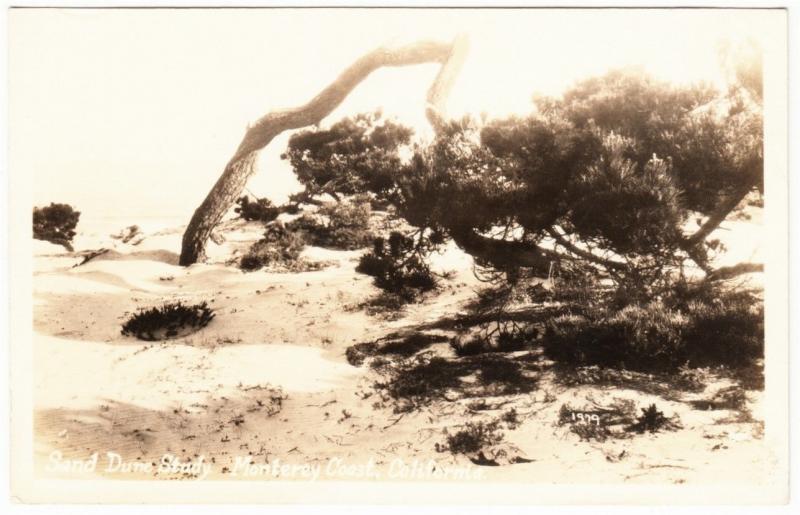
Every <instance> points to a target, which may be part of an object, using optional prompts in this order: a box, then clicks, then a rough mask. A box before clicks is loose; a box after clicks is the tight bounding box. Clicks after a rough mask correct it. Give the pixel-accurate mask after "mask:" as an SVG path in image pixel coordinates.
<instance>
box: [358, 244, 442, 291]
mask: <svg viewBox="0 0 800 515" xmlns="http://www.w3.org/2000/svg"><path fill="white" fill-rule="evenodd" d="M356 271H357V272H360V273H362V274H366V275H370V276H372V277H374V283H375V286H377V287H378V288H380V289H382V290H384V291H388V292H391V293H396V294H398V295H400V296H401V297H403V298H404V299H405V300H406V301H409V302H410V301H413V300H414V299H416V298H417V297H418V296H419V294H420V293H422V292H426V291H430V290H432V289H434V288H435V287H436V278H435V277H434V275H433V273H432V272H431V269H430V268H429V267H428V265H427V264H426V263H425V261H424V260H423V259H422V258H421V256H420V255H419V253H418V252H417V251H416V248H415V246H414V242H413V240H412V239H411V238H409V237H407V236H404V235H403V234H401V233H399V232H397V231H394V232H392V233H391V234H390V236H389V239H388V241H387V240H385V239H383V238H376V239H375V240H374V242H373V249H372V251H371V252H368V253H367V254H364V255H363V256H361V259H360V260H359V263H358V266H357V267H356Z"/></svg>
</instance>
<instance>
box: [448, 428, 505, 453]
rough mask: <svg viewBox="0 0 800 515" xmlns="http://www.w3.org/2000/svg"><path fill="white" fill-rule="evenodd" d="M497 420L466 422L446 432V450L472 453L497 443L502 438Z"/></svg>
mask: <svg viewBox="0 0 800 515" xmlns="http://www.w3.org/2000/svg"><path fill="white" fill-rule="evenodd" d="M499 425H500V424H499V423H498V421H496V420H495V421H493V422H477V423H476V422H467V423H466V424H465V425H464V428H463V429H460V430H458V431H456V432H455V433H453V434H448V435H447V439H446V450H448V451H450V452H451V453H453V454H473V453H477V452H480V451H481V450H482V449H483V448H485V447H489V446H492V445H497V444H498V443H500V442H501V441H502V440H503V437H504V436H503V433H501V432H500V430H499Z"/></svg>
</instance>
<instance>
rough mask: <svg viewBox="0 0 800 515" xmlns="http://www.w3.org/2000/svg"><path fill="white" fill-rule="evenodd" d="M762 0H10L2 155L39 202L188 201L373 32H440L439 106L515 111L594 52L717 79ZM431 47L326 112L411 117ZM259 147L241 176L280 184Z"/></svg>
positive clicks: (417, 122) (689, 78)
mask: <svg viewBox="0 0 800 515" xmlns="http://www.w3.org/2000/svg"><path fill="white" fill-rule="evenodd" d="M766 16H767V14H766V13H764V12H763V11H762V12H754V11H742V10H738V11H734V10H711V11H700V10H689V11H678V10H664V11H657V10H643V11H631V10H586V11H579V10H558V11H554V10H529V11H526V10H478V11H467V10H451V11H446V10H403V11H398V10H208V11H202V10H106V11H95V10H74V11H67V10H14V11H12V12H11V13H10V14H9V25H10V36H9V37H10V43H9V51H10V57H9V69H10V75H9V79H10V89H9V95H10V122H9V132H10V158H11V160H10V163H11V166H12V170H13V172H14V173H24V174H32V175H33V177H34V181H35V183H34V188H35V196H34V199H33V202H34V203H35V204H37V205H41V204H45V203H49V202H51V201H59V202H69V203H71V204H74V205H76V206H77V207H78V208H79V209H80V210H81V211H83V212H84V213H85V214H87V215H89V216H103V215H110V216H129V215H140V214H150V215H154V216H175V215H178V216H185V217H186V218H187V220H188V217H190V216H191V213H192V212H193V210H194V209H195V207H196V206H197V205H198V204H199V203H200V202H201V201H202V199H203V198H204V197H205V195H206V193H207V192H208V190H209V189H210V188H211V186H212V185H213V183H214V181H215V180H216V179H217V177H218V176H219V174H220V173H221V172H222V169H223V167H224V165H225V163H226V162H227V160H228V159H229V158H230V156H231V154H232V153H233V151H234V150H235V148H236V146H237V145H238V143H239V141H240V140H241V137H242V135H243V134H244V130H245V128H246V126H247V124H248V123H249V122H251V121H254V120H255V119H257V118H259V117H260V116H261V115H263V114H265V113H266V112H268V111H270V110H272V109H275V108H280V107H291V106H295V105H299V104H302V103H305V102H306V101H308V100H309V99H310V98H311V97H312V96H313V95H314V94H316V93H317V92H318V91H319V90H320V89H321V88H322V87H324V86H325V85H327V84H328V83H329V82H330V81H331V80H332V79H334V78H335V77H336V75H337V74H338V73H339V72H340V71H341V70H342V69H343V68H344V67H346V66H347V65H349V64H350V63H351V62H352V61H353V60H355V59H356V58H357V57H358V56H360V55H361V54H363V53H365V52H367V51H368V50H370V49H372V48H374V47H376V46H378V45H381V44H385V43H392V42H395V43H401V42H406V41H413V40H416V39H438V40H444V41H446V40H450V39H451V38H452V37H453V36H454V35H455V34H457V33H460V32H465V33H467V34H469V37H470V44H471V47H470V53H469V56H468V58H467V61H466V64H465V66H464V69H463V72H462V73H461V74H460V76H459V78H458V81H457V82H456V84H455V87H454V90H453V92H452V95H451V97H450V99H449V102H448V111H449V113H451V114H453V115H458V114H461V113H465V112H471V113H474V114H479V113H481V112H486V113H487V114H489V115H490V116H501V115H504V114H509V113H524V112H528V111H530V109H531V97H532V95H533V94H534V93H536V92H538V93H545V94H554V95H557V94H559V93H560V92H561V91H563V90H564V89H565V88H566V87H568V86H569V85H571V84H572V83H574V82H575V81H576V80H579V79H582V78H586V77H589V76H592V75H597V74H601V73H604V72H605V71H607V70H608V69H609V68H614V67H620V66H636V65H639V66H642V67H644V69H645V70H647V71H649V72H650V73H652V74H653V75H655V76H657V77H659V78H663V79H667V80H672V81H676V82H684V83H685V82H696V81H700V80H705V81H710V82H713V83H715V84H718V85H722V81H723V78H722V73H721V70H720V66H719V59H718V53H717V45H718V43H719V42H721V41H724V40H726V39H727V40H732V41H740V40H742V39H745V38H748V37H749V38H753V39H755V40H757V41H758V40H759V39H760V38H761V37H762V36H764V31H765V29H764V27H765V25H764V23H763V22H764V21H765V19H766ZM436 71H437V66H436V65H421V66H416V67H404V68H396V69H391V70H380V71H378V72H376V73H375V74H373V75H372V76H370V78H369V79H368V80H367V81H365V82H364V83H362V84H361V85H360V86H359V87H358V88H357V89H356V90H355V91H354V92H353V93H352V94H351V95H350V96H349V97H348V99H347V100H346V101H345V102H344V103H343V104H342V105H341V106H340V107H339V108H338V109H337V110H336V111H335V112H334V113H333V114H332V115H331V116H330V117H329V118H328V119H326V122H330V121H335V120H337V119H338V118H341V117H342V116H346V115H348V114H353V113H356V112H360V111H364V110H372V109H375V108H377V107H380V108H382V109H383V111H384V113H386V114H387V115H390V116H396V117H397V118H399V119H400V121H402V122H405V123H407V124H411V125H413V126H415V127H419V128H420V129H421V130H423V131H424V130H426V127H427V126H426V124H425V121H424V98H425V93H426V90H427V87H428V85H429V84H430V82H431V81H432V79H433V77H434V75H435V74H436ZM287 138H288V134H287V135H284V136H282V137H279V138H276V139H275V140H274V141H273V142H272V143H271V144H270V145H269V146H268V147H267V149H265V150H264V152H263V153H262V158H261V159H260V161H259V171H258V173H257V174H256V176H255V177H254V178H253V179H252V180H251V181H250V183H249V185H248V188H249V189H250V190H252V191H253V192H254V193H256V194H259V195H264V196H270V197H273V198H275V199H277V200H281V199H282V198H283V197H285V195H286V194H287V193H288V192H289V191H291V190H292V188H294V187H295V185H296V183H295V182H294V180H293V177H292V175H291V172H290V170H289V169H288V167H287V166H286V164H285V162H282V161H281V160H280V159H279V155H280V153H281V152H282V151H283V150H284V149H285V145H286V140H287Z"/></svg>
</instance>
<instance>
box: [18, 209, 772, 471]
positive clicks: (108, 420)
mask: <svg viewBox="0 0 800 515" xmlns="http://www.w3.org/2000/svg"><path fill="white" fill-rule="evenodd" d="M745 225H746V224H745ZM122 227H124V225H123V226H121V227H119V228H122ZM746 227H749V226H746ZM224 229H225V230H224V231H223V234H224V236H225V242H223V243H222V244H221V245H216V244H211V245H210V248H209V255H210V258H209V263H207V264H197V265H193V266H191V267H188V268H182V267H179V266H177V265H176V262H177V261H176V259H177V255H176V252H177V251H178V249H179V248H180V237H181V232H182V229H181V228H173V229H167V230H160V231H158V232H155V233H150V234H148V235H147V237H146V238H145V239H144V240H143V241H142V242H141V243H140V244H138V245H126V244H121V243H120V242H118V241H116V240H113V239H110V238H108V237H107V236H103V235H102V234H100V233H95V234H94V235H93V236H87V235H86V234H83V235H82V236H81V237H80V238H78V241H80V242H81V245H82V246H81V247H77V250H78V251H81V250H87V249H90V248H100V247H106V248H110V249H112V250H111V251H110V252H109V253H107V254H105V255H103V256H100V257H98V258H96V259H94V260H92V261H91V262H89V263H87V264H85V265H83V266H79V267H77V268H72V265H74V264H75V263H76V262H79V261H80V259H79V258H76V257H75V256H74V255H73V256H70V255H69V254H68V253H66V252H65V251H64V250H63V249H62V248H61V247H57V246H53V245H50V244H46V243H42V242H36V245H35V254H36V257H35V261H36V272H35V276H34V287H35V288H34V310H35V322H34V329H35V340H34V342H33V345H34V348H35V377H34V384H35V390H34V392H35V409H36V428H37V431H36V433H37V434H36V443H37V456H38V457H39V459H40V465H41V467H44V466H45V464H46V463H47V456H48V455H49V453H50V452H51V451H53V450H59V451H61V452H63V453H64V454H65V455H67V456H70V457H75V458H80V457H84V458H85V457H87V456H89V455H90V454H91V453H92V452H95V451H97V452H101V453H105V452H107V451H111V452H116V453H119V454H121V455H123V456H125V457H126V458H127V459H130V460H137V461H140V462H150V461H152V462H157V461H158V460H160V458H161V456H162V454H163V453H165V452H170V453H176V454H178V455H180V456H182V457H184V458H186V459H193V458H196V457H197V456H198V455H203V456H204V457H205V458H206V459H207V460H209V459H211V458H213V460H214V464H215V466H214V471H213V474H212V476H213V477H223V478H242V477H243V476H242V475H237V476H233V475H232V474H231V469H232V467H234V464H235V462H236V456H250V457H251V458H252V459H253V460H254V461H257V462H259V463H268V462H274V461H275V460H282V461H283V462H292V463H303V462H305V463H326V462H329V460H331V459H344V460H347V461H348V462H350V463H362V464H363V463H367V462H368V461H369V460H371V459H372V460H375V462H376V466H377V467H378V469H379V470H381V471H383V472H382V473H383V474H388V473H389V471H390V469H391V467H392V463H393V460H395V459H397V458H401V459H404V460H406V462H407V463H410V462H411V461H412V460H421V462H422V463H427V462H428V460H435V461H436V462H437V463H438V466H440V467H442V466H451V465H460V466H471V465H472V464H471V463H470V462H469V461H468V460H467V459H466V458H465V457H464V456H454V455H451V454H450V453H440V452H436V451H435V444H436V443H441V442H443V440H444V435H443V431H444V430H446V429H447V430H449V431H453V430H454V428H457V427H458V426H460V425H461V424H463V423H464V422H465V421H467V420H470V419H474V418H475V417H476V416H477V417H478V418H480V417H489V416H491V417H498V416H499V415H500V414H501V413H502V412H503V410H505V409H507V408H508V407H509V406H514V407H515V408H516V409H517V410H518V412H519V413H520V418H521V422H520V425H519V426H518V427H516V428H515V429H508V430H506V431H505V434H506V439H505V443H503V444H501V446H500V447H498V448H497V449H495V451H497V452H500V454H502V453H505V454H506V459H510V457H514V456H523V457H527V458H528V459H531V460H534V461H532V462H530V463H520V464H515V465H506V466H500V467H481V469H482V474H483V475H484V477H486V478H489V479H513V480H520V481H533V482H547V483H549V482H580V483H585V482H593V483H596V482H600V483H608V482H620V481H634V482H664V481H666V482H674V483H683V482H727V481H735V482H746V481H762V480H764V479H765V478H766V477H767V476H766V473H765V470H767V469H768V467H769V464H770V462H771V459H770V457H769V456H766V455H765V454H764V452H765V451H764V446H763V445H762V441H761V440H760V433H759V430H760V426H759V424H758V422H757V421H755V422H741V423H740V422H720V420H721V419H724V418H725V417H727V416H731V415H733V413H729V412H727V411H724V410H723V411H698V410H696V409H693V408H691V407H690V406H689V405H688V404H686V403H685V402H679V401H676V400H674V399H673V400H668V399H664V398H661V397H659V396H657V395H650V394H645V393H642V392H638V391H635V390H630V389H608V388H599V387H580V388H566V387H559V386H557V385H556V384H555V383H553V381H552V378H549V376H547V375H546V374H545V375H544V376H542V378H541V379H540V382H539V387H538V389H537V390H535V391H534V392H533V393H531V394H525V395H516V396H510V398H508V399H506V400H507V401H508V402H509V404H508V405H507V406H506V407H504V408H503V409H502V410H499V411H498V410H494V411H488V412H485V413H481V414H478V415H475V414H470V413H469V410H467V409H466V404H465V402H464V401H458V402H445V401H439V402H436V403H434V404H433V405H431V406H430V407H429V408H426V409H423V410H421V411H418V412H412V413H408V414H405V415H402V416H398V415H397V414H395V413H393V411H392V408H391V406H390V405H386V404H381V403H380V402H377V401H378V400H379V399H378V396H377V394H375V393H374V391H373V389H372V384H373V383H374V382H375V381H376V380H377V379H378V378H377V377H376V376H374V373H373V372H371V371H370V370H369V368H368V367H352V366H350V365H349V364H348V363H347V361H346V360H345V356H344V353H345V350H346V349H347V347H348V346H349V345H352V344H353V343H357V342H362V341H369V340H372V339H375V338H377V337H380V336H383V335H385V334H387V333H389V332H391V331H393V330H396V329H397V328H401V327H411V326H413V325H415V324H420V323H423V322H432V321H436V320H438V319H439V318H440V317H442V316H447V315H453V314H454V313H455V312H457V311H460V310H462V308H463V305H464V303H465V302H467V301H469V300H471V299H473V298H474V293H473V292H474V289H475V288H476V287H477V286H478V284H477V281H476V280H475V279H474V278H473V277H472V274H471V271H470V264H471V261H470V259H469V257H468V256H465V255H464V254H463V253H461V252H460V251H458V250H457V249H455V248H448V249H447V251H446V252H444V253H443V254H442V255H437V256H435V258H434V266H435V268H437V269H440V270H454V271H456V272H457V273H456V275H455V277H454V278H453V279H452V280H450V281H449V282H447V283H446V288H445V289H444V290H443V291H442V293H440V294H439V295H438V296H434V297H431V298H430V299H428V300H426V301H425V302H424V303H422V304H419V305H413V306H410V307H409V308H408V309H407V310H406V311H405V312H404V315H403V317H402V318H401V319H399V320H395V321H386V320H383V319H379V318H375V317H370V316H369V315H367V314H366V313H365V312H364V311H363V310H360V309H353V306H355V305H357V304H358V303H360V302H363V301H364V300H366V299H368V298H370V297H371V296H373V295H374V294H375V293H376V292H377V290H375V288H374V287H373V286H372V285H371V281H370V279H369V278H368V277H365V276H363V275H359V274H356V273H355V272H354V268H355V264H356V260H357V256H358V255H359V252H335V251H328V250H324V249H316V248H311V249H307V250H306V252H305V256H306V257H307V258H309V259H317V260H324V261H332V262H334V265H333V266H331V267H329V268H327V269H325V270H321V271H317V272H308V273H299V274H279V273H266V272H254V273H242V272H241V271H239V270H238V269H237V268H235V267H234V266H226V265H225V264H224V263H225V262H226V261H227V260H229V259H230V258H231V257H232V256H235V255H236V254H237V253H239V252H242V251H243V249H246V247H247V246H248V245H249V244H250V243H252V241H254V240H255V239H257V238H258V237H259V236H260V234H261V232H262V229H261V228H260V226H259V225H258V224H243V223H238V222H229V223H226V225H225V226H224ZM748 230H749V229H748ZM754 234H756V233H753V234H750V233H748V236H747V237H746V239H750V240H751V241H752V242H753V243H755V242H757V240H756V239H755V238H754V237H753V235H754ZM740 252H741V251H740ZM748 252H750V253H748ZM745 255H747V256H749V255H752V251H743V253H742V256H745ZM737 259H738V258H737ZM175 299H184V300H187V301H192V302H196V301H200V300H206V301H208V302H209V305H210V306H212V307H213V308H214V309H215V311H216V318H215V319H214V320H213V321H212V322H211V324H210V325H209V326H208V327H206V328H205V329H203V330H201V331H200V332H198V333H195V334H193V335H190V336H188V337H184V338H179V339H177V340H172V341H168V342H154V343H148V342H142V341H139V340H136V339H134V338H131V337H126V336H122V335H121V334H120V326H121V323H122V322H123V321H124V319H125V318H126V316H127V315H128V314H129V313H131V312H133V311H134V310H136V309H137V308H140V307H148V306H152V305H157V304H159V303H162V302H164V301H167V300H175ZM431 348H432V349H433V350H435V351H436V352H439V353H442V354H448V353H450V352H451V351H450V349H449V347H448V346H447V343H439V344H435V345H434V346H432V347H431ZM722 386H725V383H722V382H721V383H720V384H718V385H714V386H713V388H712V389H714V388H719V387H722ZM749 396H750V401H751V406H750V407H751V409H752V410H753V413H754V414H755V416H756V417H757V416H758V409H759V395H758V393H757V392H751V393H750V394H749ZM615 397H621V398H629V399H634V400H635V401H636V402H637V405H638V406H646V405H647V404H648V403H651V402H656V403H657V404H658V405H659V407H660V408H661V409H663V410H664V412H665V414H666V415H667V416H670V415H672V414H673V413H675V414H678V416H679V417H680V419H681V421H682V424H683V429H681V430H679V431H676V432H666V433H659V434H655V435H642V436H636V437H634V438H631V439H625V440H613V439H612V440H609V441H607V442H604V443H597V442H591V443H590V442H583V441H580V439H579V438H578V437H577V435H575V434H573V433H570V432H569V431H568V429H567V428H566V427H563V426H558V425H557V424H556V421H557V420H558V409H559V407H560V406H561V405H562V404H564V403H570V404H573V405H581V404H582V403H585V402H586V401H587V399H590V398H591V399H594V400H595V401H597V402H600V403H603V402H611V400H612V399H613V398H615ZM376 402H377V403H376ZM426 466H427V465H426ZM223 467H227V470H224V469H223ZM41 470H44V469H43V468H42V469H41ZM152 475H153V474H143V476H146V477H152ZM383 477H386V476H385V475H384V476H383ZM256 479H258V478H256ZM331 479H336V477H331ZM339 479H342V478H341V477H339ZM344 479H353V478H347V477H345V478H344Z"/></svg>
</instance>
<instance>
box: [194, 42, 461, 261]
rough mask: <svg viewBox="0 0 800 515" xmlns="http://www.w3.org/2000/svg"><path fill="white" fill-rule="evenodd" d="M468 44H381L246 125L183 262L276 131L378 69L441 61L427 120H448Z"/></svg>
mask: <svg viewBox="0 0 800 515" xmlns="http://www.w3.org/2000/svg"><path fill="white" fill-rule="evenodd" d="M466 49H467V44H466V38H465V37H463V36H460V37H458V38H456V40H455V41H454V42H453V43H452V44H447V43H440V42H430V41H424V42H417V43H413V44H410V45H406V46H402V47H399V48H384V47H381V48H378V49H376V50H373V51H372V52H369V53H368V54H366V55H364V56H362V57H361V58H359V59H358V60H356V62H354V63H353V64H352V65H350V66H349V67H348V68H347V69H346V70H345V71H344V72H342V73H341V74H340V75H339V77H337V78H336V80H335V81H333V82H332V83H331V84H330V85H329V86H328V87H326V88H325V89H323V90H322V91H321V92H320V93H319V94H318V95H317V96H315V97H314V98H313V99H311V100H310V101H309V102H308V103H306V104H304V105H302V106H300V107H297V108H294V109H286V110H280V111H275V112H272V113H269V114H267V115H265V116H263V117H262V118H260V119H259V120H258V121H257V122H256V123H255V124H253V125H252V126H251V127H250V128H249V129H248V130H247V132H246V133H245V135H244V138H243V140H242V142H241V143H240V145H239V148H238V149H237V150H236V153H235V154H234V156H233V157H232V158H231V160H230V161H229V162H228V164H227V165H226V166H225V170H224V172H223V173H222V175H221V176H220V178H219V179H218V180H217V182H216V183H215V184H214V187H213V188H212V189H211V191H210V192H209V194H208V196H207V197H206V199H205V200H204V201H203V203H202V204H200V206H199V207H198V208H197V210H196V211H195V212H194V215H193V216H192V219H191V221H190V222H189V225H188V227H187V228H186V231H185V232H184V235H183V242H182V248H181V256H180V264H181V265H183V266H187V265H190V264H192V263H195V262H197V260H198V259H200V258H202V256H203V255H204V252H205V244H206V241H207V240H208V237H209V235H210V234H211V231H212V229H213V228H214V226H216V225H217V224H218V223H219V221H220V220H221V219H222V217H223V216H224V215H225V213H226V212H227V210H228V208H230V206H231V204H233V202H234V201H235V200H236V198H237V197H238V196H239V195H240V194H241V191H242V189H243V188H244V186H245V184H246V183H247V180H248V179H249V178H250V176H251V175H252V174H253V173H254V172H255V161H256V157H257V155H258V151H260V150H261V149H262V148H264V147H265V146H266V145H267V144H268V143H269V142H270V141H272V139H273V138H275V136H277V135H278V134H280V133H281V132H284V131H287V130H291V129H299V128H302V127H307V126H309V125H314V124H316V123H319V122H320V121H321V120H322V119H323V118H325V117H326V116H327V115H328V114H330V113H331V112H332V111H333V110H334V109H335V108H336V107H338V106H339V104H341V103H342V101H343V100H344V99H345V98H346V97H347V95H348V94H349V93H350V92H351V91H352V90H353V89H355V87H356V86H358V84H360V83H361V82H362V81H363V80H364V79H366V78H367V76H369V74H370V73H372V72H373V71H375V70H377V69H378V68H381V67H394V66H409V65H414V64H422V63H431V62H433V63H442V69H441V70H440V71H439V75H438V76H437V77H436V80H435V81H434V83H433V84H432V85H431V88H430V90H429V92H428V103H429V105H428V107H427V109H426V114H427V115H428V119H429V120H431V121H432V123H434V128H436V124H439V123H441V122H442V120H443V116H444V115H443V112H444V109H443V103H444V99H445V97H446V95H447V93H448V92H449V91H450V88H451V87H452V84H453V81H454V80H455V76H456V75H457V73H458V71H459V70H460V68H461V65H462V63H463V59H464V55H465V52H466Z"/></svg>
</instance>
